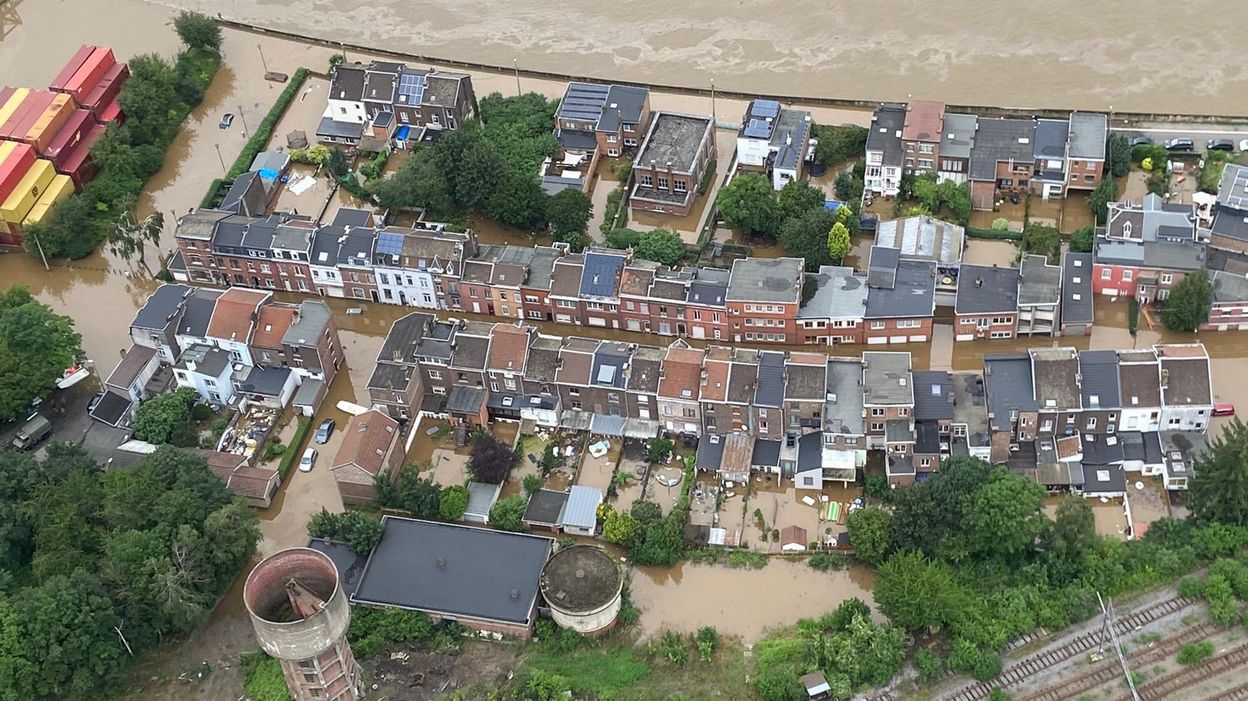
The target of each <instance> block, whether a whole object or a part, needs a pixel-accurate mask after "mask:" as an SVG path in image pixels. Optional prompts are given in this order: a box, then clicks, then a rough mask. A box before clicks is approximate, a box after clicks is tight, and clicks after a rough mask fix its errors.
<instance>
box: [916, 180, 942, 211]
mask: <svg viewBox="0 0 1248 701" xmlns="http://www.w3.org/2000/svg"><path fill="white" fill-rule="evenodd" d="M910 192H911V194H912V195H913V196H914V199H916V200H918V201H919V204H921V205H923V207H924V208H925V209H926V210H927V211H928V212H929V213H933V214H934V213H935V212H936V210H938V209H940V186H939V185H937V184H936V174H935V173H933V172H928V173H924V174H922V175H918V176H915V178H914V185H913V187H912V188H911V190H910Z"/></svg>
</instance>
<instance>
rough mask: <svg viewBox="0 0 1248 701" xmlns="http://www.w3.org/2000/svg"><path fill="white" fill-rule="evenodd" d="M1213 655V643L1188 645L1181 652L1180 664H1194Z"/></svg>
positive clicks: (1204, 642)
mask: <svg viewBox="0 0 1248 701" xmlns="http://www.w3.org/2000/svg"><path fill="white" fill-rule="evenodd" d="M1211 655H1213V641H1212V640H1202V641H1200V642H1198V643H1188V644H1187V645H1184V646H1183V648H1182V649H1180V650H1179V664H1194V663H1196V662H1200V661H1201V660H1203V659H1205V658H1207V657H1209V656H1211Z"/></svg>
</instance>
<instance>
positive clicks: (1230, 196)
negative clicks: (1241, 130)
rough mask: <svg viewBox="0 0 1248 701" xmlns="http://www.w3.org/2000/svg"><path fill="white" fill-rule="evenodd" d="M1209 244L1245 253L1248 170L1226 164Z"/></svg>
mask: <svg viewBox="0 0 1248 701" xmlns="http://www.w3.org/2000/svg"><path fill="white" fill-rule="evenodd" d="M1213 209H1214V218H1213V226H1212V228H1211V230H1210V238H1209V245H1210V246H1212V247H1214V248H1219V249H1222V250H1224V251H1234V252H1236V253H1248V167H1245V166H1241V165H1237V164H1235V163H1227V164H1226V167H1225V168H1224V169H1223V170H1222V178H1221V179H1220V180H1218V196H1217V199H1216V200H1214V207H1213Z"/></svg>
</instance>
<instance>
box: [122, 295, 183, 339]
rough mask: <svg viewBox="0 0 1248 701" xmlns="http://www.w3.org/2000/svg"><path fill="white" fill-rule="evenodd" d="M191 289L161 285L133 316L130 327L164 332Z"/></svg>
mask: <svg viewBox="0 0 1248 701" xmlns="http://www.w3.org/2000/svg"><path fill="white" fill-rule="evenodd" d="M191 291H192V288H191V287H189V286H187V285H161V286H160V287H157V288H156V291H155V292H153V293H152V294H151V296H150V297H148V298H147V301H146V302H144V303H143V306H142V308H140V309H139V311H138V313H137V314H135V315H134V321H132V322H130V326H131V327H132V328H136V329H151V330H157V331H160V330H164V329H166V328H168V327H169V324H170V323H171V322H172V320H173V318H174V317H175V316H177V314H178V312H179V311H180V310H181V309H182V306H183V304H184V303H185V301H186V299H187V297H188V296H189V295H190V294H191Z"/></svg>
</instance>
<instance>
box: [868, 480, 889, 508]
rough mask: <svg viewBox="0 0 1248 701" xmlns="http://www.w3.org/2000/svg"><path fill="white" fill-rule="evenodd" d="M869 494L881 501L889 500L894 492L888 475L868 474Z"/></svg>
mask: <svg viewBox="0 0 1248 701" xmlns="http://www.w3.org/2000/svg"><path fill="white" fill-rule="evenodd" d="M866 492H867V496H869V497H871V498H872V499H879V500H880V501H888V500H889V498H890V497H891V496H892V494H893V490H892V488H890V487H889V486H888V476H887V475H880V474H875V475H868V476H867V488H866Z"/></svg>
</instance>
